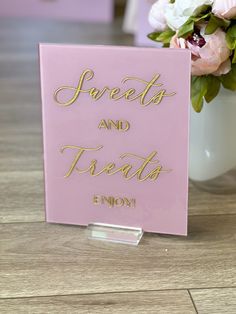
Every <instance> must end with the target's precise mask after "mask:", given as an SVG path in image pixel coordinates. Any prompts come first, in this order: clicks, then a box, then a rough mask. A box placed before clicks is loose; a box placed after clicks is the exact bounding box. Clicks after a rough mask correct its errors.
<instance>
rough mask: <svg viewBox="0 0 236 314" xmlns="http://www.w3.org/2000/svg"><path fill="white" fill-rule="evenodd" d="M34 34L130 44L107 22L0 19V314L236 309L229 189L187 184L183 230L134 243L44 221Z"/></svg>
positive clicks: (235, 213)
mask: <svg viewBox="0 0 236 314" xmlns="http://www.w3.org/2000/svg"><path fill="white" fill-rule="evenodd" d="M38 42H70V43H97V44H119V45H120V44H121V45H126V44H132V39H131V38H130V37H129V36H124V35H123V34H122V32H121V31H120V24H119V22H116V23H114V25H113V26H112V27H111V26H105V25H93V26H91V25H81V24H79V25H78V24H67V23H59V22H49V21H37V22H32V21H21V20H8V21H7V20H4V19H2V20H0V245H1V249H0V313H14V314H15V313H16V314H21V313H22V314H24V313H33V314H35V313H42V314H45V313H69V314H70V313H82V314H83V313H95V314H96V313H101V314H103V313H104V314H106V313H122V314H123V313H128V314H132V313H135V314H136V313H142V314H145V313H154V314H156V313H161V314H163V313H171V314H172V313H180V314H185V313H187V314H190V313H196V312H198V313H202V314H203V313H206V314H213V313H222V314H223V313H227V314H228V313H234V314H235V313H236V196H217V195H211V194H207V193H205V192H199V191H197V190H196V189H195V188H194V187H191V188H190V205H189V207H190V213H189V215H190V216H189V236H188V237H187V238H182V237H174V236H172V237H170V236H160V235H154V234H145V236H144V239H143V240H142V242H141V244H140V245H139V246H138V247H137V248H136V247H129V246H122V245H114V244H105V243H102V242H96V241H88V240H87V237H86V230H85V229H84V228H81V227H75V226H62V225H49V224H46V223H45V222H44V205H43V203H44V200H43V198H44V197H43V175H42V135H41V105H40V92H39V76H38V58H37V43H38Z"/></svg>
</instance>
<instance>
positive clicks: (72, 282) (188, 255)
mask: <svg viewBox="0 0 236 314" xmlns="http://www.w3.org/2000/svg"><path fill="white" fill-rule="evenodd" d="M235 225H236V215H232V216H231V215H228V216H226V215H225V216H221V215H218V216H217V215H216V216H209V217H208V216H194V217H191V218H190V225H189V230H190V234H189V236H188V237H187V238H184V237H173V236H158V235H155V234H146V235H145V237H144V239H143V241H142V242H141V244H140V246H138V247H129V246H123V245H114V244H106V243H102V242H100V241H88V240H87V237H86V231H85V229H84V228H80V227H76V226H61V225H49V224H45V223H26V224H23V223H20V224H1V225H0V241H1V242H0V245H1V252H0V278H1V282H0V296H1V297H2V298H9V297H30V296H52V295H68V294H81V293H85V294H86V293H99V292H122V291H127V292H128V291H137V290H140V289H142V290H164V289H191V288H192V289H193V288H209V287H234V286H236V283H235V277H236V264H235V260H236V250H235V239H236V229H235Z"/></svg>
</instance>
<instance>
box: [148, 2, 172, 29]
mask: <svg viewBox="0 0 236 314" xmlns="http://www.w3.org/2000/svg"><path fill="white" fill-rule="evenodd" d="M168 5H169V0H158V1H156V2H155V3H154V4H153V5H152V8H151V10H150V12H149V17H148V20H149V24H150V25H151V26H152V27H153V28H154V29H155V31H157V32H163V31H165V30H166V29H167V22H166V17H165V10H166V8H167V6H168Z"/></svg>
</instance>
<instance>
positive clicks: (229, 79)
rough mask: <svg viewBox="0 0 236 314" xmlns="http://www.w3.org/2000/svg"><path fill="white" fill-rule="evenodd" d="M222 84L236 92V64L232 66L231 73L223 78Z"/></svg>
mask: <svg viewBox="0 0 236 314" xmlns="http://www.w3.org/2000/svg"><path fill="white" fill-rule="evenodd" d="M221 82H222V84H223V86H224V88H227V89H230V90H232V91H236V64H232V69H231V71H230V72H229V73H228V74H226V75H222V76H221Z"/></svg>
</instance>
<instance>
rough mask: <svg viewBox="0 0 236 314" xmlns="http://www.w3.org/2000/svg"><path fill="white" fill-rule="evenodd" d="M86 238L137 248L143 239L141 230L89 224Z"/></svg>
mask: <svg viewBox="0 0 236 314" xmlns="http://www.w3.org/2000/svg"><path fill="white" fill-rule="evenodd" d="M87 232H88V238H89V239H92V240H101V241H107V242H113V243H121V244H128V245H135V246H137V245H138V244H139V242H140V240H141V239H142V237H143V234H144V232H143V230H142V228H132V227H124V226H117V225H109V224H102V223H91V224H89V225H88V227H87Z"/></svg>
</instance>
